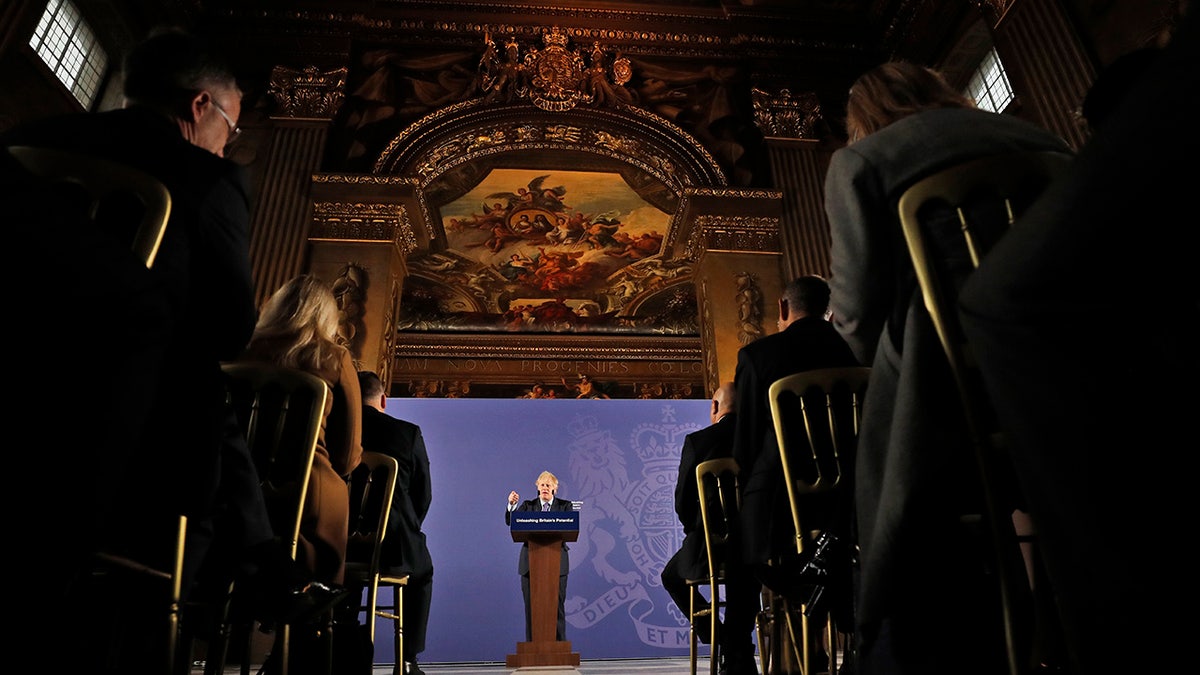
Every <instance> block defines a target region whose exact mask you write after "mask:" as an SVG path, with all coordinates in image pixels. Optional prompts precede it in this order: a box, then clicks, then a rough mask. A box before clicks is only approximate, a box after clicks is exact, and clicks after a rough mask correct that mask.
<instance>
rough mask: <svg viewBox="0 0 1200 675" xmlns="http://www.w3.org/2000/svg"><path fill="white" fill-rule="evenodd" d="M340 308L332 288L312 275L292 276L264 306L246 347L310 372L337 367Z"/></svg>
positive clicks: (274, 360) (279, 361)
mask: <svg viewBox="0 0 1200 675" xmlns="http://www.w3.org/2000/svg"><path fill="white" fill-rule="evenodd" d="M337 328H338V308H337V300H336V299H335V298H334V297H333V290H332V289H331V288H330V287H329V285H328V284H326V283H325V282H323V281H321V280H320V279H318V278H317V277H314V276H312V275H310V274H301V275H299V276H296V277H293V278H292V279H291V280H289V281H288V282H287V283H285V284H284V285H283V286H281V287H280V288H279V290H277V291H275V293H274V294H272V295H271V297H270V298H269V299H268V300H267V303H266V305H264V306H263V309H262V313H261V314H260V315H259V317H258V324H257V325H256V326H255V327H254V335H253V336H252V337H251V338H250V346H249V348H248V349H247V351H248V352H250V353H252V354H259V355H263V354H269V356H270V358H271V361H273V362H274V363H277V364H279V365H281V366H285V367H288V368H298V369H300V370H305V371H308V372H311V373H320V372H325V371H328V370H333V369H336V367H337V365H338V362H339V361H340V359H341V348H340V346H339V345H338V343H337Z"/></svg>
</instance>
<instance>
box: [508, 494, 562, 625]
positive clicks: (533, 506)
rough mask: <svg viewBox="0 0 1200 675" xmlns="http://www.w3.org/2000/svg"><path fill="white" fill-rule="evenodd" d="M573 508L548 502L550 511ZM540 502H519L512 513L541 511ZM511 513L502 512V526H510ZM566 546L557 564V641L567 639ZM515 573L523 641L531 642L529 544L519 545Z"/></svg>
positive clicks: (556, 500) (556, 499)
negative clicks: (522, 615)
mask: <svg viewBox="0 0 1200 675" xmlns="http://www.w3.org/2000/svg"><path fill="white" fill-rule="evenodd" d="M573 508H574V507H573V506H572V505H571V502H570V501H568V500H566V499H559V498H558V497H555V498H554V500H553V501H552V502H550V510H551V511H571V510H572V509H573ZM541 510H542V501H541V500H540V499H526V500H525V501H523V502H521V503H520V505H518V506H517V507H516V508H515V509H513V511H541ZM511 513H512V511H509V510H508V509H505V510H504V524H505V525H509V524H510V522H509V521H510V515H509V514H511ZM567 550H568V548H567V544H566V542H563V545H562V556H561V557H560V558H559V562H558V627H557V629H556V637H555V639H557V640H566V639H567V612H566V607H565V605H564V604H563V603H564V602H565V601H566V599H567V573H568V572H570V571H571V558H570V555H569V554H568V553H567ZM517 573H518V574H520V575H521V596H522V597H523V598H524V599H525V641H526V642H529V641H531V640H533V626H532V624H531V623H530V619H531V615H530V607H529V544H528V543H524V544H521V557H520V559H519V560H518V561H517Z"/></svg>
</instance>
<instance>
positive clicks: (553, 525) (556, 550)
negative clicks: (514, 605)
mask: <svg viewBox="0 0 1200 675" xmlns="http://www.w3.org/2000/svg"><path fill="white" fill-rule="evenodd" d="M510 528H511V530H512V538H513V541H516V542H521V543H528V544H529V612H530V617H529V623H530V632H531V633H532V634H533V641H532V642H518V643H517V652H516V653H515V654H509V655H508V658H506V659H505V665H506V666H507V667H509V668H524V667H529V666H578V665H579V653H578V652H572V651H571V642H570V641H568V640H557V639H555V638H556V635H555V633H556V628H557V624H558V576H559V575H558V572H559V561H560V560H561V556H562V544H563V542H568V541H575V540H577V539H578V538H579V512H578V511H547V512H544V513H543V512H538V511H514V512H513V513H512V518H511V524H510Z"/></svg>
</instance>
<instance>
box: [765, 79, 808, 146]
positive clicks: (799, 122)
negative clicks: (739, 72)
mask: <svg viewBox="0 0 1200 675" xmlns="http://www.w3.org/2000/svg"><path fill="white" fill-rule="evenodd" d="M750 96H751V100H752V102H753V104H754V123H755V124H756V125H758V129H759V131H761V132H762V133H763V135H764V136H775V137H780V138H804V139H812V140H816V135H815V133H814V127H815V126H816V124H817V122H819V121H820V120H821V119H822V117H821V102H820V100H819V99H818V98H817V95H816V94H815V93H813V92H811V91H806V92H804V93H801V94H795V95H793V94H792V92H791V91H789V90H787V89H781V90H779V93H777V94H772V93H770V92H767V91H764V90H762V89H759V88H758V87H753V88H752V89H751V90H750Z"/></svg>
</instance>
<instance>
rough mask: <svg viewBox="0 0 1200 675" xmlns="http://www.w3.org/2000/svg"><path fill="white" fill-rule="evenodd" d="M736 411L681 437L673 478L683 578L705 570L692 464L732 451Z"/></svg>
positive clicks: (678, 568) (678, 566) (695, 576)
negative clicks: (681, 535) (681, 446)
mask: <svg viewBox="0 0 1200 675" xmlns="http://www.w3.org/2000/svg"><path fill="white" fill-rule="evenodd" d="M736 424H737V415H736V414H734V413H729V414H728V415H725V416H724V417H722V418H721V419H719V420H717V421H716V423H715V424H711V425H709V426H707V427H705V428H703V429H700V430H698V431H693V432H692V433H690V434H688V435H687V436H684V437H683V449H682V450H681V451H680V454H679V478H678V479H677V480H676V482H675V514H676V515H677V516H679V522H680V523H682V524H683V541H682V542H681V543H680V545H679V553H678V554H677V556H678V557H677V559H676V562H675V564H676V568H675V569H676V571H677V572H678V574H679V575H680V576H681V577H683V578H684V579H698V578H700V577H703V576H706V575H707V574H708V553H707V551H706V550H705V546H704V521H703V519H702V518H701V517H700V491H699V489H698V488H697V486H696V466H697V465H698V464H700V463H701V462H705V461H708V460H710V459H717V458H719V457H730V456H732V454H733V432H734V428H735V426H736Z"/></svg>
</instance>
